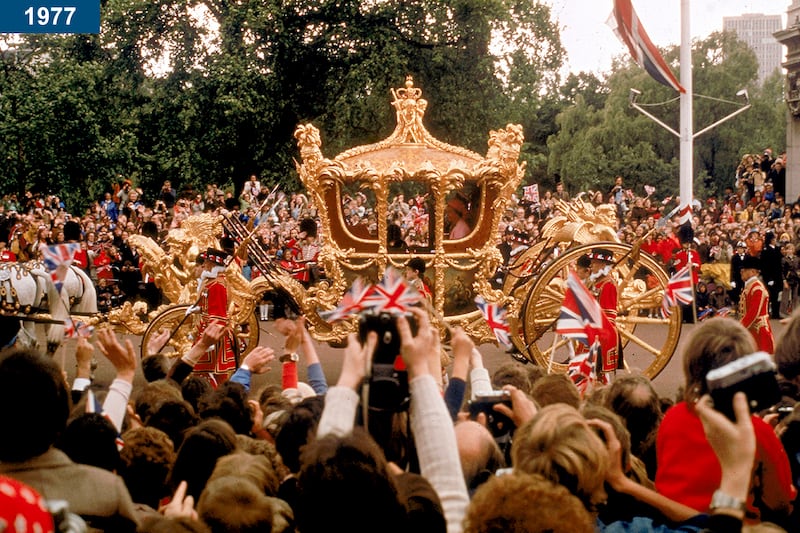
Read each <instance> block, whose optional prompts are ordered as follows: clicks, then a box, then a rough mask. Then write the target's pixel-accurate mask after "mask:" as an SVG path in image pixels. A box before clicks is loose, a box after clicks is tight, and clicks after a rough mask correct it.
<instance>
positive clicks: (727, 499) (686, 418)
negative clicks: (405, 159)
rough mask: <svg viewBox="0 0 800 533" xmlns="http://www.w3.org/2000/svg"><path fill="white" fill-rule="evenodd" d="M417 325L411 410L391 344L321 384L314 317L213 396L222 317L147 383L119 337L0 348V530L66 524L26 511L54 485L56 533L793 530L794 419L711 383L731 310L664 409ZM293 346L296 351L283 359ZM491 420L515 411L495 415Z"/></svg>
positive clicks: (738, 346)
mask: <svg viewBox="0 0 800 533" xmlns="http://www.w3.org/2000/svg"><path fill="white" fill-rule="evenodd" d="M414 315H415V316H414V319H415V321H416V323H417V326H418V327H417V328H416V330H417V331H416V333H412V330H411V327H410V325H409V321H408V320H407V319H406V318H403V317H401V318H398V319H397V328H398V331H399V334H400V337H401V344H400V346H401V347H400V355H401V356H402V359H403V361H404V364H405V370H404V372H401V373H400V374H397V375H396V377H397V378H399V379H401V380H404V381H403V382H404V383H407V388H406V389H405V393H404V396H405V399H403V398H399V400H400V401H397V399H398V398H387V397H382V395H383V394H384V393H385V391H387V390H389V389H387V388H385V386H384V387H378V386H376V383H377V382H375V381H374V379H373V378H374V376H373V377H370V375H369V372H368V369H369V368H370V366H371V361H372V357H373V354H374V353H376V350H377V345H378V335H376V334H375V333H374V332H370V333H368V334H367V335H366V338H365V340H364V341H363V343H362V342H361V341H359V338H358V336H357V335H352V336H351V337H350V338H349V340H348V345H347V347H346V348H345V350H344V357H343V360H342V368H341V372H340V374H339V379H338V381H337V383H336V384H335V385H333V386H330V387H329V386H328V383H327V380H326V378H325V375H324V373H323V372H322V368H321V365H320V362H319V358H318V356H317V353H316V347H315V342H314V341H313V340H312V339H311V337H310V335H309V334H308V332H307V331H306V330H305V326H304V322H303V319H302V318H299V319H297V320H289V319H279V320H277V321H276V324H275V326H276V330H277V331H278V332H280V334H281V335H282V337H283V338H281V339H274V340H273V342H274V343H275V344H276V345H275V346H274V347H267V346H259V347H257V348H255V349H254V350H253V351H251V352H250V353H249V354H248V355H247V356H246V357H245V359H244V361H243V364H242V366H241V367H240V368H239V369H238V370H237V371H236V373H235V374H234V375H233V376H232V377H231V378H230V379H229V380H228V381H226V382H225V383H223V384H221V385H219V386H218V387H217V388H216V389H213V388H211V386H210V385H209V383H208V382H207V381H206V380H203V379H201V378H198V377H196V376H194V375H193V374H192V367H193V364H194V363H195V362H196V361H197V360H198V359H199V358H200V357H201V356H202V354H203V353H204V352H205V350H206V349H207V348H208V347H209V346H212V345H213V344H214V343H216V342H217V341H218V340H219V338H220V336H221V335H223V334H224V328H223V327H222V326H221V325H217V324H212V325H210V326H209V327H208V328H206V330H205V331H204V333H203V335H202V337H201V339H200V340H199V342H198V343H197V344H196V345H195V346H194V347H193V348H192V349H191V350H190V351H189V352H188V353H186V354H184V355H183V356H182V357H179V358H177V359H175V360H172V359H168V358H165V357H164V356H163V355H159V354H158V352H159V347H160V344H162V343H163V342H164V341H165V340H166V337H167V336H168V334H169V333H168V332H163V333H162V334H161V335H159V336H157V337H155V338H153V339H152V340H151V342H150V345H148V346H147V347H146V348H147V349H146V354H147V355H145V357H144V358H143V359H142V360H141V367H142V368H141V372H142V373H143V374H144V377H145V379H146V381H145V382H144V383H141V384H136V385H135V382H136V380H135V379H134V376H135V375H136V374H137V373H138V372H139V371H140V370H139V368H138V367H139V361H138V357H137V355H136V353H135V351H134V347H133V345H132V344H131V342H130V341H129V340H128V341H125V343H124V345H123V344H121V343H120V342H119V340H118V339H117V338H116V335H115V334H114V333H113V332H112V331H111V330H107V329H101V330H99V331H98V333H97V339H96V346H92V344H91V343H90V342H89V341H88V340H87V339H84V338H82V339H80V340H79V341H78V343H77V346H76V347H75V348H74V350H75V361H76V362H77V371H76V373H75V379H74V380H73V381H72V383H66V382H65V378H64V375H65V373H64V372H63V371H62V370H63V369H61V368H59V366H58V364H57V362H56V360H55V359H51V358H49V357H46V356H43V355H41V354H38V353H36V352H33V351H30V350H22V349H12V350H6V351H4V352H2V353H0V401H2V402H3V403H4V404H5V405H11V403H12V402H13V403H14V405H15V408H13V409H3V410H0V425H2V427H3V428H4V432H5V434H6V435H8V436H10V437H13V438H6V439H1V440H0V487H2V490H0V524H2V523H3V520H6V523H16V524H21V523H27V521H28V520H34V519H35V520H37V521H40V522H37V523H39V524H40V525H41V527H42V529H40V530H41V531H53V529H52V528H53V525H52V524H50V525H48V524H45V523H44V522H41V521H43V520H44V521H46V519H47V517H44V518H43V517H42V514H41V507H37V506H31V505H27V506H26V504H25V502H32V501H33V502H35V501H37V498H39V497H42V498H44V500H45V502H44V505H46V506H47V507H48V508H50V509H60V511H59V512H57V513H55V515H56V522H60V526H59V527H61V528H62V529H59V530H60V531H73V532H77V531H109V532H112V531H113V532H125V531H140V532H143V533H145V532H181V531H187V532H192V531H195V532H208V531H212V532H220V533H222V532H235V531H246V532H251V531H252V532H260V531H264V532H293V531H299V532H303V533H313V532H316V531H329V530H331V529H346V530H347V531H354V532H371V531H375V530H376V529H380V530H388V531H397V532H398V533H400V532H408V531H417V530H419V531H431V532H442V533H443V532H445V531H446V532H449V533H456V532H460V531H465V532H500V531H504V532H505V531H515V532H542V531H553V532H579V533H581V532H587V533H588V532H592V531H614V532H618V531H637V532H643V531H654V532H662V533H665V532H669V531H681V532H691V531H706V532H712V533H713V532H719V533H723V532H726V533H727V532H735V531H740V530H742V526H743V524H750V525H752V524H761V526H762V527H766V525H765V524H767V523H769V524H770V527H771V528H772V529H768V530H770V531H781V530H782V529H781V528H784V530H786V531H796V530H797V527H798V526H800V522H798V517H797V514H796V513H795V512H794V506H795V505H796V503H797V502H796V496H797V493H796V490H795V486H796V484H797V482H798V481H800V474H798V472H800V462H798V451H800V439H798V435H800V433H799V432H798V431H800V412H794V411H793V410H792V409H791V408H790V409H789V411H790V414H789V415H788V416H786V417H783V416H782V413H783V410H780V409H776V408H772V409H770V410H768V411H766V412H763V413H753V414H752V415H751V414H750V412H749V408H748V403H747V400H746V398H745V397H744V395H743V394H742V393H739V394H738V395H736V396H735V397H734V400H733V406H732V407H733V412H734V413H735V418H734V419H733V420H731V419H729V418H728V417H726V416H725V415H723V414H722V413H721V412H719V411H717V410H715V409H714V406H713V404H712V402H711V399H710V397H709V396H708V392H709V387H708V384H707V382H706V379H705V375H706V373H707V372H708V371H709V370H710V369H712V368H717V367H719V366H720V365H723V364H725V363H728V362H731V361H735V360H737V359H739V358H741V357H743V356H745V355H747V354H749V353H751V352H752V351H753V350H754V344H753V340H752V337H751V336H750V334H749V333H748V332H747V330H745V329H744V328H743V326H741V324H739V323H738V322H737V321H735V320H732V319H730V318H713V319H710V320H708V321H706V322H704V323H703V324H702V325H701V326H699V327H698V329H696V330H695V331H694V332H693V333H692V339H690V341H691V342H687V343H686V346H687V347H686V349H685V351H684V353H682V354H681V357H682V358H683V359H684V369H685V388H684V391H685V392H684V395H683V397H682V398H679V399H678V400H679V402H678V403H676V404H673V401H672V399H669V398H660V397H659V396H658V395H657V394H656V392H655V390H654V389H653V387H652V384H651V383H650V381H649V380H648V379H646V378H644V377H642V376H633V375H631V376H619V377H618V378H617V379H616V380H615V381H614V382H613V383H611V384H610V385H604V386H601V387H598V388H596V389H594V390H593V391H591V392H590V393H589V394H587V395H586V396H585V397H583V398H582V397H581V395H580V394H579V392H578V390H577V388H576V387H575V385H574V384H573V383H572V381H570V380H569V379H568V378H566V377H565V376H563V375H546V374H545V372H544V371H543V369H541V368H540V367H527V366H525V365H522V364H521V363H517V362H509V363H507V364H505V365H503V366H501V367H500V368H498V369H496V370H495V371H494V372H493V373H491V374H490V372H489V371H488V370H487V369H486V368H485V366H484V363H483V357H482V355H481V352H480V350H479V349H477V348H476V347H475V345H474V344H473V343H472V341H471V340H470V339H469V337H468V336H467V335H466V334H465V333H464V332H463V331H461V330H459V329H455V330H453V331H452V332H451V337H450V340H449V342H448V345H449V346H448V347H449V350H450V351H451V354H452V357H453V362H452V365H448V366H447V367H442V360H443V359H442V357H441V350H442V349H443V347H442V345H441V344H440V334H439V332H438V331H437V330H436V329H435V328H434V327H432V326H431V324H430V323H429V321H428V315H427V313H426V312H424V311H422V310H418V311H415V312H414ZM797 342H800V314H796V315H794V319H793V321H792V323H791V324H790V325H789V327H788V330H787V333H786V335H785V336H784V337H783V339H782V343H781V344H780V345H779V347H778V350H777V353H776V359H777V360H778V365H779V367H780V370H781V372H782V373H783V374H784V376H783V379H784V381H783V392H784V395H785V398H784V400H783V403H782V405H788V406H793V405H794V404H795V402H796V401H797V399H798V397H799V395H798V388H797V385H798V376H797V374H798V373H800V372H798V369H800V357H798V356H797V350H796V346H797ZM281 343H282V344H283V347H282V348H281V347H280V344H281ZM95 349H96V350H99V351H100V352H101V353H102V355H103V356H104V357H106V358H107V359H108V360H109V361H110V363H111V364H112V365H113V366H114V368H115V369H116V377H115V379H114V380H113V382H112V383H111V384H110V386H109V385H108V384H101V383H96V382H92V376H91V360H92V357H93V353H94V351H95ZM281 349H282V350H284V351H286V352H292V353H298V352H299V353H300V354H301V356H300V357H291V358H287V357H281V358H280V362H279V361H278V360H276V359H277V358H276V353H280V350H281ZM374 364H377V362H375V363H374ZM274 366H280V372H281V377H282V380H281V381H282V385H281V386H280V387H278V386H274V385H271V386H266V387H264V388H262V389H260V390H254V389H253V388H252V385H253V375H254V374H260V373H263V372H266V371H267V370H269V369H270V368H271V367H274ZM302 377H305V379H306V381H305V382H303V381H299V379H300V378H302ZM367 382H369V383H370V384H371V385H372V386H371V387H370V390H369V391H366V390H364V386H365V383H367ZM383 385H385V383H384V384H383ZM70 389H71V392H69V391H70ZM392 390H394V389H392ZM492 391H505V395H506V396H505V401H504V403H496V404H494V407H493V408H490V409H489V410H488V411H483V412H481V413H480V414H477V415H476V416H474V417H473V419H469V418H470V415H469V413H470V412H473V411H472V410H471V409H468V408H467V407H468V406H469V405H470V402H480V401H482V400H481V399H482V398H486V397H488V396H491V395H492ZM99 402H102V406H101V407H95V408H94V409H92V408H91V407H92V406H94V405H96V404H97V403H99ZM87 404H88V406H89V407H90V408H87ZM379 406H380V407H379ZM721 407H722V406H717V408H721ZM100 413H102V414H100ZM490 415H491V416H492V417H494V416H502V417H504V420H506V422H505V423H503V424H497V423H487V422H488V421H489V420H490V419H489V418H487V417H488V416H490ZM773 426H775V427H773ZM776 432H777V433H776ZM778 435H780V438H779V436H778ZM787 452H788V454H787ZM19 483H22V484H23V485H19ZM36 509H38V513H37V512H34V510H36ZM65 511H68V512H67V513H66V514H65ZM50 520H52V519H50ZM31 523H32V522H31ZM17 531H27V530H26V529H17ZM31 531H33V529H31Z"/></svg>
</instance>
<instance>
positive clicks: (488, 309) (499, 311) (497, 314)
mask: <svg viewBox="0 0 800 533" xmlns="http://www.w3.org/2000/svg"><path fill="white" fill-rule="evenodd" d="M475 303H476V304H477V305H478V309H480V310H481V314H483V318H485V319H486V322H487V323H488V324H489V327H490V328H492V331H493V332H494V336H495V338H496V339H497V342H499V343H500V344H502V345H503V346H505V347H506V348H511V335H510V331H509V327H508V317H507V316H506V310H505V308H503V307H502V306H500V305H497V304H490V303H488V302H487V301H486V300H484V299H483V297H482V296H478V297H477V298H475Z"/></svg>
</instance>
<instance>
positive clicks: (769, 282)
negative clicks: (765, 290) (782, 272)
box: [767, 281, 775, 287]
mask: <svg viewBox="0 0 800 533" xmlns="http://www.w3.org/2000/svg"><path fill="white" fill-rule="evenodd" d="M767 285H769V286H770V287H772V286H773V285H775V282H774V281H768V282H767Z"/></svg>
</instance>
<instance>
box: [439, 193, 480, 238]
mask: <svg viewBox="0 0 800 533" xmlns="http://www.w3.org/2000/svg"><path fill="white" fill-rule="evenodd" d="M480 204H481V190H480V187H478V186H477V185H476V184H475V183H474V182H467V183H465V184H464V187H462V188H461V189H460V190H458V191H454V192H453V193H451V194H450V195H448V197H447V204H446V206H445V210H444V215H445V216H444V233H445V235H446V236H447V237H446V238H447V239H450V240H458V239H463V238H465V237H467V236H468V235H469V234H470V233H472V230H474V229H475V225H476V224H477V223H478V218H479V216H480V212H481V205H480Z"/></svg>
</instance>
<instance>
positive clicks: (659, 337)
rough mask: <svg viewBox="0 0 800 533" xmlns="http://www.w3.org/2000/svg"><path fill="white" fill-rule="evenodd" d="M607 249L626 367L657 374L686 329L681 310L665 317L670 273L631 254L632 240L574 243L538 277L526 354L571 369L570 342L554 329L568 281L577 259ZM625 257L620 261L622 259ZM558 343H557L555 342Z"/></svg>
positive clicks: (527, 321)
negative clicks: (663, 304) (611, 261)
mask: <svg viewBox="0 0 800 533" xmlns="http://www.w3.org/2000/svg"><path fill="white" fill-rule="evenodd" d="M598 247H602V248H605V249H607V250H610V251H612V252H613V253H614V260H615V261H619V263H615V265H614V267H613V270H612V276H613V277H614V279H615V280H616V283H617V287H618V294H619V298H618V307H617V313H618V314H617V329H618V331H619V333H620V335H621V337H622V344H623V355H624V360H625V365H626V368H627V369H629V370H630V371H634V372H639V373H642V374H644V375H646V376H647V377H649V378H650V379H652V378H655V377H656V376H657V375H658V374H659V373H660V372H661V371H662V370H663V369H664V367H665V366H666V365H667V363H668V362H669V360H670V358H671V357H672V353H673V352H674V350H675V347H676V346H677V344H678V339H679V337H680V332H681V312H680V309H673V313H672V314H671V315H670V317H669V318H663V317H662V316H661V300H662V297H663V294H664V289H665V288H666V286H667V282H668V280H669V276H667V273H666V272H665V271H664V270H663V268H661V266H660V265H659V264H658V263H657V262H656V261H655V259H653V258H652V257H651V256H649V255H647V254H645V253H644V252H642V253H640V254H639V256H638V259H637V260H634V259H633V258H631V256H630V253H631V250H632V247H631V246H630V245H628V244H619V243H608V242H604V243H598V244H593V245H583V246H577V247H571V248H569V249H567V251H565V252H564V253H563V254H562V255H560V256H559V257H557V258H556V259H555V260H553V261H552V263H550V265H549V266H548V267H547V268H546V269H545V270H544V271H543V272H542V273H541V274H540V275H539V276H538V277H537V280H536V283H535V284H534V286H533V289H532V290H531V291H530V293H529V294H528V298H527V300H526V302H525V304H524V305H523V307H522V310H521V312H520V316H521V319H522V321H521V329H522V335H523V340H524V343H525V344H524V346H523V347H522V348H523V349H522V350H521V351H522V353H523V355H525V356H526V357H527V358H529V359H531V360H533V361H535V362H536V363H538V364H539V365H541V366H543V367H544V368H548V366H549V365H551V354H552V365H551V371H552V372H562V373H563V372H566V371H567V362H568V359H569V345H568V344H567V342H569V341H567V340H565V339H563V338H561V337H557V336H556V335H555V333H554V328H555V323H556V320H557V319H558V315H559V311H560V308H561V303H562V301H563V299H564V291H565V289H566V280H567V276H568V274H569V271H570V269H572V268H574V265H575V261H576V260H577V259H578V258H579V257H580V256H582V255H584V254H585V253H587V252H588V251H589V250H591V249H593V248H598ZM620 260H621V261H620ZM554 341H555V344H554Z"/></svg>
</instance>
